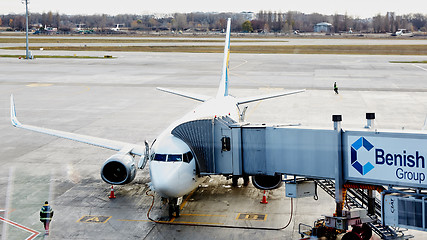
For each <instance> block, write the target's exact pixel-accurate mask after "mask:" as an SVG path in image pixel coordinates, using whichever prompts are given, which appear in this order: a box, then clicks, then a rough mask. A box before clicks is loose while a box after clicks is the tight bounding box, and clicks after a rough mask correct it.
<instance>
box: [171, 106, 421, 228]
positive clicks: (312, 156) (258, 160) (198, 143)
mask: <svg viewBox="0 0 427 240" xmlns="http://www.w3.org/2000/svg"><path fill="white" fill-rule="evenodd" d="M371 115H372V114H371ZM367 117H368V114H367ZM333 120H334V129H315V128H302V127H299V126H298V127H296V126H286V125H264V124H262V125H254V124H248V123H237V122H235V121H233V120H232V119H230V118H229V117H215V118H210V119H200V120H195V121H190V122H186V123H183V124H181V125H179V126H177V127H176V128H175V129H173V131H172V134H173V135H174V136H176V137H178V138H180V139H182V140H183V141H184V142H186V143H187V144H188V145H189V146H190V148H191V149H192V151H193V153H194V155H195V158H196V161H197V165H198V173H199V174H200V175H226V176H242V175H251V176H255V175H258V176H259V175H266V176H274V175H276V176H277V175H293V176H295V177H297V176H298V177H302V178H304V179H317V180H334V186H333V187H334V188H335V191H334V194H335V201H336V203H337V214H338V216H340V212H339V206H341V210H342V203H343V202H344V200H345V199H343V189H344V184H346V185H348V184H350V185H351V184H360V185H365V186H386V187H388V190H387V191H384V192H383V194H382V195H383V198H382V199H383V200H382V201H381V209H382V214H381V216H378V217H382V222H383V223H389V224H390V225H392V226H404V227H408V228H413V229H418V230H423V231H426V230H427V210H426V211H424V208H426V209H427V204H426V205H425V206H424V199H427V194H426V193H425V192H426V190H427V184H426V176H427V166H426V165H427V163H426V161H427V134H426V133H423V132H407V131H377V130H373V126H372V121H373V119H372V118H369V119H368V126H367V128H368V129H363V130H344V129H341V127H340V121H341V116H340V115H334V116H333ZM397 188H405V189H412V190H411V192H402V191H400V190H395V189H397ZM388 195H390V196H388ZM420 199H422V200H420ZM373 200H375V198H374V199H373ZM391 201H395V202H398V203H399V204H398V207H394V208H393V206H394V205H393V204H390V202H391ZM374 202H375V201H374ZM412 202H413V204H412ZM418 202H422V204H420V203H418ZM390 206H392V207H390ZM412 206H415V207H412ZM419 206H422V211H421V210H420V211H415V210H414V209H415V208H417V209H418V208H419V209H421V207H419ZM412 208H414V209H412ZM390 209H391V210H390ZM411 209H412V210H413V211H412V210H411ZM368 211H369V210H368ZM387 211H388V212H387ZM398 211H400V212H398ZM377 215H378V214H377ZM402 216H403V218H404V219H410V220H401V218H402ZM399 219H400V220H399ZM413 219H418V220H419V221H420V219H422V222H421V223H420V222H419V221H415V220H413Z"/></svg>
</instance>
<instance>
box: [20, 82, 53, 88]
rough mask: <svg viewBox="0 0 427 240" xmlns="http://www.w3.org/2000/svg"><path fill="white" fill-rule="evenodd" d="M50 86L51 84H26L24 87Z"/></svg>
mask: <svg viewBox="0 0 427 240" xmlns="http://www.w3.org/2000/svg"><path fill="white" fill-rule="evenodd" d="M52 85H53V84H51V83H31V84H28V85H26V86H27V87H50V86H52Z"/></svg>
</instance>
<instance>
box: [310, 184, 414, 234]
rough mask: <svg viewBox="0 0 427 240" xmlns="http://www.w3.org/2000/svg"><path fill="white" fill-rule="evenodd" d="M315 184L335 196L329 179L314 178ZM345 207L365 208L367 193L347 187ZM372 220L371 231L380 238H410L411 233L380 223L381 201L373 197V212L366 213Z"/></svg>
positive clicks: (333, 186)
mask: <svg viewBox="0 0 427 240" xmlns="http://www.w3.org/2000/svg"><path fill="white" fill-rule="evenodd" d="M315 182H316V184H317V185H318V186H319V187H320V188H322V189H323V190H324V191H325V192H326V193H327V194H329V195H330V196H331V197H333V198H335V182H334V181H333V180H329V179H323V180H315ZM344 206H345V207H346V208H348V209H352V208H367V207H368V194H367V193H366V192H365V191H364V190H363V189H355V188H348V189H347V195H346V199H345V205H344ZM368 216H369V217H370V218H371V219H372V220H373V222H371V223H368V225H369V226H370V227H371V229H372V231H374V232H375V233H376V234H377V235H378V236H379V237H381V239H410V238H413V236H412V235H404V233H403V232H402V230H397V229H395V228H393V227H390V226H384V225H382V223H381V201H380V200H379V199H378V198H375V214H374V215H368Z"/></svg>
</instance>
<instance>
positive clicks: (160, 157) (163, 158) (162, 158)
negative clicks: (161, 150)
mask: <svg viewBox="0 0 427 240" xmlns="http://www.w3.org/2000/svg"><path fill="white" fill-rule="evenodd" d="M167 156H168V155H166V154H155V155H154V158H153V160H156V161H162V162H165V161H166V157H167Z"/></svg>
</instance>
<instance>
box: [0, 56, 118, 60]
mask: <svg viewBox="0 0 427 240" xmlns="http://www.w3.org/2000/svg"><path fill="white" fill-rule="evenodd" d="M0 58H25V55H0ZM33 58H78V59H104V58H116V57H110V56H108V57H106V56H104V57H95V56H56V55H33Z"/></svg>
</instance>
